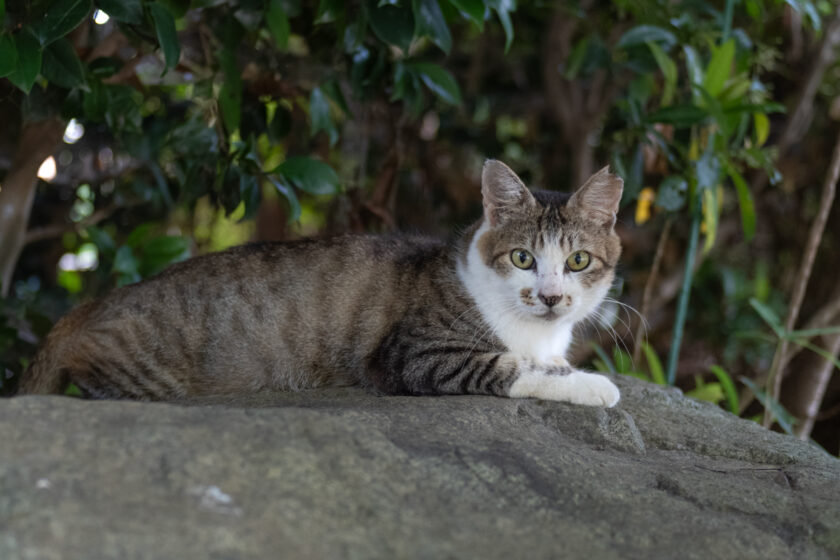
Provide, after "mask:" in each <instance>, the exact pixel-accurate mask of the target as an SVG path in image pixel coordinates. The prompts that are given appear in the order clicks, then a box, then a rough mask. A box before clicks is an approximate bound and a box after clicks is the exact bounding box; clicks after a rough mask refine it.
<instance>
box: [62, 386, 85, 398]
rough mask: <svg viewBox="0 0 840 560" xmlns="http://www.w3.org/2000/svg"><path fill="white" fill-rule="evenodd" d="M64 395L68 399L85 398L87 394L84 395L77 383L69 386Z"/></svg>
mask: <svg viewBox="0 0 840 560" xmlns="http://www.w3.org/2000/svg"><path fill="white" fill-rule="evenodd" d="M64 395H65V396H67V397H84V396H85V394H84V393H82V390H81V389H79V386H78V385H76V384H75V383H70V384H69V385H68V386H67V389H65V390H64Z"/></svg>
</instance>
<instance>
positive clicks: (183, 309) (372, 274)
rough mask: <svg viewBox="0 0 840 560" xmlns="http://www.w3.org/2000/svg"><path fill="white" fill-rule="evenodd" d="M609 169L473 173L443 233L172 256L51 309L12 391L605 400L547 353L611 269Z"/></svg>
mask: <svg viewBox="0 0 840 560" xmlns="http://www.w3.org/2000/svg"><path fill="white" fill-rule="evenodd" d="M622 189H623V182H622V180H621V179H620V178H619V177H617V176H615V175H612V174H610V173H609V171H608V169H607V168H604V169H602V170H601V171H599V172H598V173H596V174H595V175H593V176H592V177H591V178H590V179H589V180H588V181H587V182H586V183H585V184H584V185H583V186H582V187H580V189H578V190H577V191H576V192H575V193H574V194H573V195H571V196H570V195H568V194H564V193H557V192H549V191H534V192H533V193H532V192H531V191H529V190H528V188H527V187H526V186H525V185H524V184H523V182H522V181H521V180H520V179H519V177H517V175H516V174H515V173H514V172H513V171H512V170H511V169H510V168H508V167H507V166H506V165H505V164H503V163H501V162H499V161H495V160H488V161H487V162H486V163H485V165H484V168H483V170H482V186H481V191H482V197H483V210H484V211H483V216H482V218H481V219H480V220H479V221H478V222H477V223H476V224H474V225H473V226H472V227H470V228H469V229H467V230H466V231H465V233H464V234H463V235H462V236H461V237H460V239H459V240H458V241H457V242H455V243H452V244H446V243H442V242H440V241H437V240H433V239H429V238H424V237H411V236H350V235H347V236H340V237H336V238H332V239H323V240H318V239H304V240H298V241H291V242H279V243H252V244H248V245H243V246H240V247H236V248H233V249H229V250H227V251H223V252H219V253H214V254H209V255H204V256H200V257H196V258H193V259H189V260H187V261H184V262H181V263H178V264H175V265H173V266H171V267H170V268H168V269H167V270H165V271H164V272H162V273H161V274H159V275H158V276H156V277H153V278H151V279H148V280H145V281H143V282H140V283H137V284H133V285H129V286H125V287H122V288H119V289H116V290H114V291H113V292H111V293H110V294H109V295H107V296H105V297H104V298H102V299H101V300H98V301H93V302H89V303H86V304H83V305H81V306H79V307H77V308H76V309H74V310H73V311H71V312H70V313H69V314H68V315H67V316H65V317H64V318H63V319H61V320H60V321H59V322H58V323H57V324H56V326H55V327H54V328H53V330H52V331H51V332H50V334H49V335H48V337H47V339H46V342H45V344H44V347H43V348H42V349H41V351H40V352H39V353H38V355H37V356H36V358H35V359H34V361H33V363H32V364H31V366H30V367H29V369H28V370H27V371H26V372H25V373H24V375H23V377H22V379H21V383H20V389H19V393H20V394H32V393H42V394H43V393H61V392H63V391H64V389H65V387H66V386H67V384H68V383H70V382H72V383H74V384H75V385H76V386H77V387H79V388H80V390H81V391H82V392H83V394H84V395H86V396H89V397H93V398H114V399H119V398H130V399H139V400H178V399H186V398H191V397H200V396H204V395H234V394H243V393H252V392H257V391H263V390H278V389H291V390H297V389H304V388H312V387H321V386H344V385H361V386H365V387H368V388H370V389H373V390H375V391H378V392H380V393H385V394H389V395H391V394H412V395H441V394H484V395H498V396H502V397H513V398H522V397H536V398H541V399H549V400H556V401H567V402H571V403H577V404H583V405H596V406H606V407H611V406H614V405H615V404H616V403H617V402H618V400H619V391H618V388H617V387H616V386H615V385H614V384H613V383H612V381H610V380H609V379H608V378H607V377H605V376H602V375H597V374H593V373H587V372H584V371H580V370H578V369H575V368H573V367H572V366H571V365H569V363H568V362H567V361H566V359H565V354H566V351H567V348H568V346H569V343H570V341H571V339H572V329H573V327H574V325H575V324H576V323H578V322H580V321H581V320H583V319H584V318H585V317H587V316H588V315H590V314H592V313H593V312H594V311H595V309H596V308H597V307H598V306H599V304H600V303H601V302H602V300H603V298H604V297H605V295H606V293H607V291H608V290H609V288H610V285H611V284H612V281H613V278H614V270H615V266H616V263H617V261H618V258H619V255H620V253H621V243H620V240H619V237H618V235H617V234H616V233H615V230H614V225H615V220H616V212H617V210H618V204H619V201H620V199H621V193H622Z"/></svg>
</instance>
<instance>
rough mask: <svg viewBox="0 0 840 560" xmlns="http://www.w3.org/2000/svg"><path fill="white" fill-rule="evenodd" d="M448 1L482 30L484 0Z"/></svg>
mask: <svg viewBox="0 0 840 560" xmlns="http://www.w3.org/2000/svg"><path fill="white" fill-rule="evenodd" d="M449 2H450V4H452V5H453V6H455V7H456V8H458V9H459V10H461V13H462V14H464V15H465V16H467V17H468V18H469V19H471V20H472V22H473V23H475V24H476V25H477V26H478V28H479V29H480V30H482V31H483V30H484V2H482V1H481V0H449Z"/></svg>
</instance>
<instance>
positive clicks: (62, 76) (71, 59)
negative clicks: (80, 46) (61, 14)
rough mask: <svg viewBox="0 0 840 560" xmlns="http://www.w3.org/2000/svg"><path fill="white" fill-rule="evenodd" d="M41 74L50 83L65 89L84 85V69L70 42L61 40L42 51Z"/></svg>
mask: <svg viewBox="0 0 840 560" xmlns="http://www.w3.org/2000/svg"><path fill="white" fill-rule="evenodd" d="M41 74H43V76H44V77H45V78H46V79H48V80H49V81H50V82H52V83H54V84H56V85H59V86H61V87H65V88H74V87H78V86H82V85H85V83H86V81H85V69H84V67H83V66H82V61H81V60H79V57H78V56H76V50H75V49H74V48H73V45H71V44H70V41H68V40H67V39H64V38H61V39H59V40H57V41H54V42H53V43H52V44H51V45H50V46H49V47H47V48H46V49H45V50H44V60H43V64H42V66H41Z"/></svg>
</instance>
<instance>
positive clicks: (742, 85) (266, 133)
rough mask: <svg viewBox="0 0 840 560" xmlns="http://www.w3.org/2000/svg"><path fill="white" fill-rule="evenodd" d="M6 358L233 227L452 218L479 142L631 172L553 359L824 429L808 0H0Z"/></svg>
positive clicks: (830, 257)
mask: <svg viewBox="0 0 840 560" xmlns="http://www.w3.org/2000/svg"><path fill="white" fill-rule="evenodd" d="M0 22H2V27H0V131H2V132H0V274H2V299H0V380H2V390H3V392H4V393H6V394H8V393H11V392H13V390H14V387H15V384H16V381H17V378H18V376H19V375H20V373H21V372H22V371H23V370H24V369H25V367H26V365H27V364H28V362H29V360H31V358H32V356H33V355H34V353H35V351H36V349H37V347H38V345H39V343H40V342H41V341H42V340H43V337H44V335H45V334H46V333H47V332H48V330H49V328H50V327H51V325H52V324H53V323H54V322H55V321H56V320H57V319H58V318H59V317H61V315H62V314H64V313H66V312H67V310H68V309H69V308H71V307H72V306H73V305H75V304H77V303H79V302H81V301H84V300H86V299H89V298H93V297H96V296H98V295H101V294H103V293H105V292H106V291H108V290H110V289H113V288H114V287H116V286H119V285H124V284H127V283H131V282H136V281H139V280H141V279H142V278H144V277H148V276H151V275H154V274H156V273H157V272H159V271H160V270H162V269H163V268H165V267H166V266H167V265H168V264H170V263H172V262H175V261H178V260H182V259H185V258H188V257H190V256H193V255H198V254H201V253H206V252H209V251H219V250H222V249H225V248H226V247H229V246H232V245H237V244H241V243H245V242H248V241H254V240H283V239H293V238H297V237H301V236H320V235H329V234H336V233H343V232H365V231H372V232H386V231H394V230H401V231H408V232H423V233H429V234H433V235H439V236H444V237H445V236H451V235H453V233H457V232H458V231H459V230H460V229H462V228H463V227H465V226H466V225H468V224H469V223H471V222H472V221H473V220H475V219H477V218H478V216H480V212H481V200H480V191H479V187H480V184H479V178H480V170H481V165H482V163H483V161H484V159H485V158H488V157H492V158H498V159H501V160H503V161H505V162H506V163H507V164H508V165H510V166H511V167H512V168H513V169H514V170H515V171H517V172H518V173H519V174H520V176H521V177H522V178H523V179H524V180H525V181H526V182H527V183H528V184H529V185H531V186H533V187H537V188H544V189H556V190H562V191H568V190H573V189H574V188H576V187H577V186H579V185H580V184H581V183H582V182H583V181H584V180H585V179H586V178H587V177H588V176H589V175H590V174H592V173H593V172H595V171H597V170H598V169H599V168H601V167H603V166H604V165H608V164H609V165H610V166H612V169H613V170H614V171H615V172H616V173H618V174H620V175H621V176H622V177H623V178H624V181H625V192H624V197H623V200H622V210H621V213H620V216H619V220H618V225H617V228H618V231H619V234H620V235H621V238H622V240H623V243H624V254H623V257H622V263H621V268H620V271H619V274H618V276H619V278H618V279H617V281H616V285H615V287H614V289H613V292H612V293H611V295H610V301H608V302H607V303H605V305H604V306H603V308H602V309H601V310H600V313H599V317H598V318H597V319H594V320H592V321H589V322H588V323H587V325H585V326H584V327H583V328H582V329H581V332H580V336H579V340H578V342H577V344H576V346H575V348H574V359H575V360H576V361H577V362H578V363H582V364H584V365H586V366H587V367H590V368H593V369H599V370H602V371H612V372H616V373H621V374H627V375H634V376H636V377H641V378H644V379H648V380H650V381H652V382H656V383H663V384H669V383H670V384H675V385H677V386H679V387H680V388H681V389H682V390H684V391H685V392H687V393H689V394H690V395H692V396H695V397H697V398H700V399H704V400H707V401H711V402H714V403H716V404H718V405H719V406H721V407H723V408H724V409H726V410H729V411H731V412H732V413H734V414H738V415H741V416H743V417H745V418H750V419H753V420H755V421H758V422H763V423H764V424H765V425H767V426H772V427H773V428H774V429H777V430H784V431H787V432H789V433H793V434H796V435H797V436H799V437H802V438H812V439H813V441H815V442H816V443H818V444H819V445H821V446H823V447H824V448H825V449H826V450H828V451H829V452H831V453H833V454H837V453H838V452H839V451H840V429H838V428H840V377H839V376H837V375H834V372H836V371H837V370H838V368H839V367H840V362H838V360H837V356H838V354H840V329H838V328H837V325H840V274H838V271H840V213H839V212H838V206H840V205H838V203H836V202H835V199H834V190H835V184H836V181H837V175H838V173H840V152H838V154H834V152H835V144H836V142H837V138H838V131H840V126H838V119H840V65H838V55H840V8H838V7H837V6H836V5H835V4H834V3H833V2H830V1H828V0H716V1H704V0H684V1H679V0H633V1H629V0H611V1H608V0H601V1H594V0H580V1H577V2H548V1H534V2H524V1H521V0H520V1H518V2H517V1H515V0H352V1H348V2H343V1H337V0H320V1H317V0H192V1H190V0H160V1H150V0H14V1H12V0H6V1H5V2H3V0H0Z"/></svg>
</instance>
